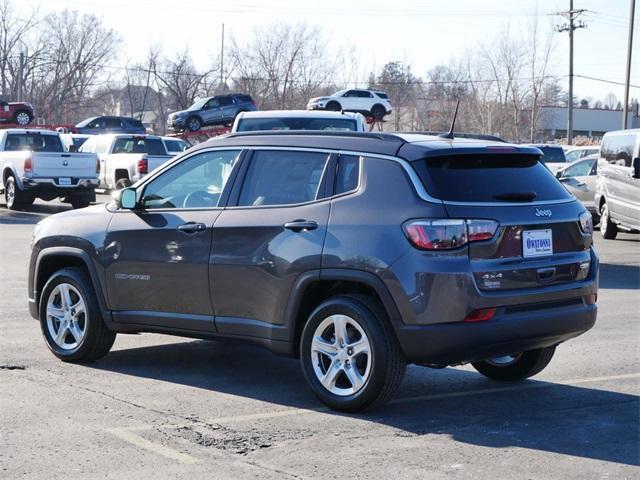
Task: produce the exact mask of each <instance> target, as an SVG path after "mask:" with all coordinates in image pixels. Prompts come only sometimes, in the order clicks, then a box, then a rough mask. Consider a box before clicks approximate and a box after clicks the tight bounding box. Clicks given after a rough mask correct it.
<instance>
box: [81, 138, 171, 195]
mask: <svg viewBox="0 0 640 480" xmlns="http://www.w3.org/2000/svg"><path fill="white" fill-rule="evenodd" d="M80 151H81V152H93V153H95V154H97V155H98V157H99V158H100V185H101V187H103V188H106V189H109V190H113V189H115V190H119V189H121V188H125V187H128V186H130V185H132V184H133V183H135V182H137V181H138V180H140V179H141V178H143V177H145V176H146V175H147V174H148V173H151V172H152V171H153V170H155V169H156V168H158V167H159V166H160V165H162V164H163V163H164V162H166V161H167V160H170V159H171V158H173V155H170V154H168V153H167V149H166V148H165V145H164V143H163V142H162V138H161V137H157V136H155V135H132V134H130V133H129V134H126V133H122V134H110V135H94V136H92V137H91V138H89V139H88V140H87V141H86V142H84V143H83V144H82V146H81V147H80Z"/></svg>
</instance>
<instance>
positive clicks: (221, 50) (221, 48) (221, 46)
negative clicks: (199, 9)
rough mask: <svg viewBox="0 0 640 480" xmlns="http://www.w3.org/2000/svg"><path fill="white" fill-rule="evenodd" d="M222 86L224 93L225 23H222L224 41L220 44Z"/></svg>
mask: <svg viewBox="0 0 640 480" xmlns="http://www.w3.org/2000/svg"><path fill="white" fill-rule="evenodd" d="M220 87H221V88H222V93H224V90H225V88H224V23H223V24H222V42H221V44H220Z"/></svg>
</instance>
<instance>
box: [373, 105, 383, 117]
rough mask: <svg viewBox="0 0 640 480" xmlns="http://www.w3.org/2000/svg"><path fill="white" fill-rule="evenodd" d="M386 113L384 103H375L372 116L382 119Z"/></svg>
mask: <svg viewBox="0 0 640 480" xmlns="http://www.w3.org/2000/svg"><path fill="white" fill-rule="evenodd" d="M386 113H387V112H386V110H385V109H384V107H383V106H382V105H374V106H373V108H372V109H371V116H372V117H373V118H374V119H375V120H382V119H383V118H384V116H385V114H386Z"/></svg>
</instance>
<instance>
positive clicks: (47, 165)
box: [32, 152, 97, 178]
mask: <svg viewBox="0 0 640 480" xmlns="http://www.w3.org/2000/svg"><path fill="white" fill-rule="evenodd" d="M96 160H97V157H96V155H95V154H93V153H58V152H33V156H32V165H33V166H32V168H33V174H32V175H33V177H34V178H38V177H41V178H60V177H69V178H96V177H97V172H96Z"/></svg>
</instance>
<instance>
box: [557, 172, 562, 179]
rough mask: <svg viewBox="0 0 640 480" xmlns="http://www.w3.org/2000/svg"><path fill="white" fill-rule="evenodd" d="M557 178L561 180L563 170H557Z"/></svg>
mask: <svg viewBox="0 0 640 480" xmlns="http://www.w3.org/2000/svg"><path fill="white" fill-rule="evenodd" d="M556 178H557V179H558V180H560V179H561V178H562V170H560V171H559V172H556Z"/></svg>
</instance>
